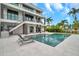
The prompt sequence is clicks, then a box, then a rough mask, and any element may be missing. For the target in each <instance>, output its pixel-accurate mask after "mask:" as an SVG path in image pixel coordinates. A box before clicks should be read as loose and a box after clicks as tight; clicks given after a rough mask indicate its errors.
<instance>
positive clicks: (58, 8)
mask: <svg viewBox="0 0 79 59" xmlns="http://www.w3.org/2000/svg"><path fill="white" fill-rule="evenodd" d="M51 5H53V6H54V8H55V9H56V10H58V11H59V10H62V9H63V6H62V4H61V3H54V4H51Z"/></svg>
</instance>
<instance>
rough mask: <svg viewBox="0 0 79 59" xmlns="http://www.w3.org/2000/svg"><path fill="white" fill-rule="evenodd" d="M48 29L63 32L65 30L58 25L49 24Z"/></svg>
mask: <svg viewBox="0 0 79 59" xmlns="http://www.w3.org/2000/svg"><path fill="white" fill-rule="evenodd" d="M46 30H47V31H48V32H63V30H62V29H61V28H60V27H59V26H58V25H53V26H49V27H48V28H47V29H46Z"/></svg>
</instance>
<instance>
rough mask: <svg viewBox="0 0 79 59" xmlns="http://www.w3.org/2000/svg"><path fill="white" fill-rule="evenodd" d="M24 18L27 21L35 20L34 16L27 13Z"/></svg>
mask: <svg viewBox="0 0 79 59" xmlns="http://www.w3.org/2000/svg"><path fill="white" fill-rule="evenodd" d="M24 20H25V21H33V16H31V15H27V14H26V15H25V19H24Z"/></svg>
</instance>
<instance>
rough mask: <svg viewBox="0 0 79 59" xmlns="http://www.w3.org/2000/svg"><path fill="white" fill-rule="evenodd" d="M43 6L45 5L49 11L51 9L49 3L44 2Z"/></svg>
mask: <svg viewBox="0 0 79 59" xmlns="http://www.w3.org/2000/svg"><path fill="white" fill-rule="evenodd" d="M45 6H46V8H47V9H48V10H49V11H52V9H51V6H50V3H45Z"/></svg>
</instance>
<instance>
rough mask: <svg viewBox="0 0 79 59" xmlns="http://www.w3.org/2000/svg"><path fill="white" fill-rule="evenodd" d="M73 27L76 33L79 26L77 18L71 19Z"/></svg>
mask: <svg viewBox="0 0 79 59" xmlns="http://www.w3.org/2000/svg"><path fill="white" fill-rule="evenodd" d="M73 28H74V30H75V33H77V30H78V28H79V23H78V20H74V21H73Z"/></svg>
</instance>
